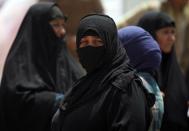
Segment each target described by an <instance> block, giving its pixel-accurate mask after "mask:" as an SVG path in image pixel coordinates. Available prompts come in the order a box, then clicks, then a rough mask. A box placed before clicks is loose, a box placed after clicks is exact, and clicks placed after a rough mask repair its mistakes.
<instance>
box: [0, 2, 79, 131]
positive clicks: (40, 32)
mask: <svg viewBox="0 0 189 131" xmlns="http://www.w3.org/2000/svg"><path fill="white" fill-rule="evenodd" d="M56 11H57V12H56ZM55 17H59V18H60V17H61V18H62V19H64V20H65V16H64V15H63V14H62V13H61V11H60V9H58V6H57V5H56V4H54V3H50V2H41V3H37V4H35V5H33V6H32V7H31V8H30V9H29V11H28V12H27V14H26V16H25V18H24V20H23V22H22V24H21V27H20V29H19V31H18V34H17V36H16V39H15V41H14V42H13V44H12V47H11V49H10V51H9V54H8V56H7V59H6V63H5V66H4V71H3V76H2V81H1V86H0V107H1V108H0V111H1V116H0V117H1V118H0V120H2V122H1V124H0V129H2V130H6V131H9V130H17V131H48V130H50V121H51V117H52V115H53V113H54V112H55V111H56V109H57V107H58V105H59V102H60V100H61V99H62V98H63V93H65V92H66V91H67V90H68V88H70V87H71V85H72V83H73V81H75V80H76V79H78V78H79V77H81V75H83V72H82V70H81V68H80V66H79V64H78V63H77V62H76V61H75V60H74V59H73V58H72V57H71V55H70V54H69V53H68V51H67V48H66V43H65V41H64V40H62V39H60V38H58V37H57V36H56V35H55V32H54V31H53V28H52V27H51V26H50V24H49V21H50V20H52V19H55Z"/></svg>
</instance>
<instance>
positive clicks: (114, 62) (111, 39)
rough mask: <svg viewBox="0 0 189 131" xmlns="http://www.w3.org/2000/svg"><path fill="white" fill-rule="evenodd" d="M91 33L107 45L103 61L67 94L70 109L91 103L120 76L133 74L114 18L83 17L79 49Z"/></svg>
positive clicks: (102, 16) (79, 30)
mask: <svg viewBox="0 0 189 131" xmlns="http://www.w3.org/2000/svg"><path fill="white" fill-rule="evenodd" d="M88 30H93V31H94V32H96V33H97V34H98V36H99V37H100V38H101V39H102V41H103V42H104V44H105V54H104V56H103V58H102V60H103V62H102V63H101V64H100V65H99V68H98V69H97V70H95V71H94V72H91V73H89V74H87V75H86V76H84V77H83V78H82V79H81V80H80V81H78V82H77V83H76V84H75V85H74V87H73V89H72V90H70V92H69V93H68V94H67V95H66V97H65V100H64V103H68V108H73V107H77V106H79V105H82V104H83V103H85V102H87V101H90V100H91V99H92V98H94V97H97V96H98V94H100V92H103V91H104V90H106V88H108V85H110V84H111V82H112V81H113V79H114V78H116V77H117V76H118V75H119V74H120V73H123V72H125V73H128V72H131V68H130V67H129V66H128V57H127V55H126V52H125V50H124V48H123V47H122V46H121V44H120V42H119V40H118V34H117V28H116V25H115V23H114V21H113V20H112V18H110V17H109V16H106V15H101V14H91V15H87V16H85V17H84V18H82V19H81V21H80V24H79V28H78V32H77V38H76V43H77V48H79V45H80V40H81V38H82V37H83V36H84V35H85V33H86V32H87V31H88ZM63 105H64V104H63Z"/></svg>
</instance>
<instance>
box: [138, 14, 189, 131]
mask: <svg viewBox="0 0 189 131" xmlns="http://www.w3.org/2000/svg"><path fill="white" fill-rule="evenodd" d="M138 26H140V27H142V28H144V29H145V30H147V31H148V32H149V33H150V34H151V35H152V36H153V38H154V39H155V40H157V42H158V44H159V46H160V49H161V51H162V62H161V67H160V69H159V74H160V75H159V76H160V79H159V86H160V90H161V91H162V93H163V94H164V97H163V98H164V107H165V112H164V116H163V123H162V128H161V131H167V130H171V131H187V130H188V129H187V128H188V122H187V100H188V97H189V95H188V90H187V87H186V83H185V80H184V77H183V74H182V73H181V69H180V67H179V65H178V62H177V59H176V56H175V51H174V43H175V40H176V35H175V22H174V21H173V20H172V19H171V18H170V17H169V16H168V15H167V14H165V13H162V12H149V13H146V14H145V15H144V16H143V17H142V18H141V19H140V20H139V22H138Z"/></svg>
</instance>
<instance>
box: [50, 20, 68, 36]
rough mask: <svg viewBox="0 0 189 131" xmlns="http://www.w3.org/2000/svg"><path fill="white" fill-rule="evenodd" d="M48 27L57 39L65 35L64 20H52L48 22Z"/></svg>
mask: <svg viewBox="0 0 189 131" xmlns="http://www.w3.org/2000/svg"><path fill="white" fill-rule="evenodd" d="M50 25H51V26H52V28H53V30H54V32H55V34H56V36H57V37H59V38H64V36H65V34H66V29H65V20H64V19H61V18H57V19H53V20H51V21H50Z"/></svg>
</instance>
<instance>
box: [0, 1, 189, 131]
mask: <svg viewBox="0 0 189 131" xmlns="http://www.w3.org/2000/svg"><path fill="white" fill-rule="evenodd" d="M173 1H174V2H176V1H177V0H167V2H168V3H169V2H170V3H172V4H173V3H174V2H173ZM177 2H178V1H177ZM183 2H185V3H186V0H184V1H183ZM175 8H176V7H175ZM182 8H183V7H182ZM166 9H167V8H166ZM67 20H69V16H68V17H67V16H66V15H65V14H64V12H63V10H62V7H61V5H60V4H58V3H54V2H46V1H45V2H37V3H35V4H33V5H32V6H31V7H30V8H29V9H28V11H27V13H26V15H25V17H24V19H23V21H22V23H21V25H20V28H19V30H18V32H17V35H16V38H15V39H14V41H13V43H12V45H11V48H10V50H9V52H8V55H7V57H6V60H5V64H4V67H3V73H2V79H1V82H0V130H1V131H12V130H16V131H76V130H77V131H167V130H171V131H188V130H189V85H187V83H189V82H188V78H189V77H188V76H189V73H188V74H187V71H188V72H189V68H188V67H189V66H187V62H184V63H185V64H182V63H183V61H185V58H183V56H185V57H186V55H187V54H186V53H185V51H184V49H183V48H185V46H186V50H187V43H184V41H182V40H183V39H184V36H182V38H181V36H180V35H177V34H176V33H178V32H179V31H178V30H179V29H181V27H180V23H179V22H177V20H175V19H174V17H172V16H171V15H170V14H169V13H168V12H163V11H161V10H156V11H149V10H148V11H146V12H145V13H144V14H142V15H141V16H140V17H138V19H137V20H136V21H135V22H136V23H135V24H133V25H132V26H131V25H126V24H125V25H124V24H122V25H121V26H120V27H119V26H118V25H116V23H115V22H114V20H113V19H112V18H111V17H110V16H108V15H106V14H104V13H103V12H94V13H90V14H85V15H84V16H82V17H81V19H80V20H79V22H78V23H77V30H76V33H75V36H74V37H75V38H76V42H75V44H76V45H75V48H76V51H77V52H76V53H77V57H75V56H74V55H73V54H72V52H71V51H70V49H69V47H68V42H69V37H68V36H69V35H68V33H67V29H66V24H67V23H69V21H67ZM185 22H186V21H185ZM186 23H187V22H186ZM186 23H185V24H184V25H187V24H186ZM69 24H70V23H69ZM188 25H189V24H188ZM185 27H186V26H185ZM188 27H189V26H188ZM118 28H119V29H118ZM186 29H187V28H186ZM186 33H187V30H186V32H184V34H186ZM178 40H179V42H180V43H179V44H181V43H182V45H180V46H184V47H182V50H180V49H178V48H177V46H179V45H178ZM181 41H182V42H181ZM186 41H187V39H186ZM177 49H178V50H177ZM179 50H180V51H181V52H182V53H181V54H180V55H179ZM186 52H187V51H186ZM188 52H189V50H188ZM182 58H183V60H182ZM183 65H184V66H183ZM185 65H186V66H185Z"/></svg>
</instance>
